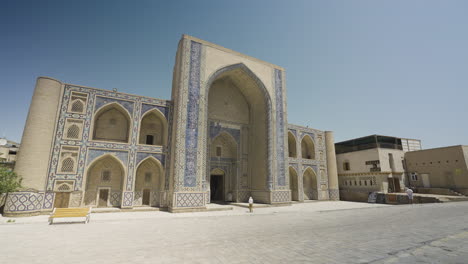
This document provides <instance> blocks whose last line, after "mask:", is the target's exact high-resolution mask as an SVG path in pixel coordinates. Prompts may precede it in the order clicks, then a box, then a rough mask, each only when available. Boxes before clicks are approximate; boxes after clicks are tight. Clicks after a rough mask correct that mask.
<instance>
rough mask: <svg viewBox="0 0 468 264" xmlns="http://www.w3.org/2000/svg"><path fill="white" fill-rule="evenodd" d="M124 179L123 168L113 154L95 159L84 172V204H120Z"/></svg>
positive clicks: (101, 205)
mask: <svg viewBox="0 0 468 264" xmlns="http://www.w3.org/2000/svg"><path fill="white" fill-rule="evenodd" d="M124 179H125V168H124V167H123V165H122V163H121V162H120V161H119V160H118V159H117V158H115V157H114V156H112V155H104V156H102V157H101V158H99V159H97V160H95V161H94V162H93V163H92V164H91V165H90V166H89V168H88V171H87V173H86V189H85V200H84V203H85V205H92V206H96V207H112V206H113V207H116V206H120V203H121V196H122V191H123V188H124V187H123V184H124Z"/></svg>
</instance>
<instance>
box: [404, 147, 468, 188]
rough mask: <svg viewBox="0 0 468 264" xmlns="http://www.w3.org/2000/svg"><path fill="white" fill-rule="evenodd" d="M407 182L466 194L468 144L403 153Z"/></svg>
mask: <svg viewBox="0 0 468 264" xmlns="http://www.w3.org/2000/svg"><path fill="white" fill-rule="evenodd" d="M405 159H406V164H407V170H408V175H409V184H410V186H412V187H418V188H421V187H423V188H444V189H451V190H454V191H457V192H459V193H462V194H464V195H468V167H467V164H468V146H462V145H459V146H451V147H442V148H433V149H424V150H419V151H411V152H407V153H405Z"/></svg>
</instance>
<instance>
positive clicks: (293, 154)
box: [288, 131, 297, 158]
mask: <svg viewBox="0 0 468 264" xmlns="http://www.w3.org/2000/svg"><path fill="white" fill-rule="evenodd" d="M288 152H289V157H290V158H297V147H296V137H295V136H294V134H293V133H291V131H289V132H288Z"/></svg>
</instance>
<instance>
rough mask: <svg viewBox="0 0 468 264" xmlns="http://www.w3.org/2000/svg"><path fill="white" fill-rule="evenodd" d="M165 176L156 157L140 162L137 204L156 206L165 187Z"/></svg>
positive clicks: (137, 178) (136, 191) (136, 184)
mask: <svg viewBox="0 0 468 264" xmlns="http://www.w3.org/2000/svg"><path fill="white" fill-rule="evenodd" d="M163 175H164V173H163V167H162V165H161V163H160V162H159V161H158V160H157V159H155V158H154V157H151V156H150V157H148V158H146V159H145V160H143V161H142V162H140V164H139V165H138V168H137V171H136V180H135V204H137V205H143V206H145V205H146V206H150V205H156V202H157V201H158V200H159V199H157V198H158V195H159V194H160V191H161V190H162V186H163V182H162V181H163ZM152 198H153V199H152Z"/></svg>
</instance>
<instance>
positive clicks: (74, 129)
mask: <svg viewBox="0 0 468 264" xmlns="http://www.w3.org/2000/svg"><path fill="white" fill-rule="evenodd" d="M79 133H80V128H79V127H78V126H77V125H71V126H70V127H69V128H68V130H67V138H78V136H79Z"/></svg>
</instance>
